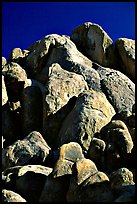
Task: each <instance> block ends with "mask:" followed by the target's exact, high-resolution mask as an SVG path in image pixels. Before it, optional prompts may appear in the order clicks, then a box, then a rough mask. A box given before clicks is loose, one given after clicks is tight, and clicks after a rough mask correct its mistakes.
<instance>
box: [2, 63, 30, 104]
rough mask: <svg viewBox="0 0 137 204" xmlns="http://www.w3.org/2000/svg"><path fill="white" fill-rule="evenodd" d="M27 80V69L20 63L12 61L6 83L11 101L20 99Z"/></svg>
mask: <svg viewBox="0 0 137 204" xmlns="http://www.w3.org/2000/svg"><path fill="white" fill-rule="evenodd" d="M26 80H27V74H26V72H25V70H24V69H22V68H21V66H20V65H19V64H17V63H15V62H11V63H10V64H9V69H8V71H7V72H6V73H5V84H6V88H7V93H8V97H9V100H10V101H13V102H17V101H19V100H20V96H21V93H22V90H23V88H24V84H25V81H26Z"/></svg>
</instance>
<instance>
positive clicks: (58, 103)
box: [44, 64, 88, 116]
mask: <svg viewBox="0 0 137 204" xmlns="http://www.w3.org/2000/svg"><path fill="white" fill-rule="evenodd" d="M84 90H88V86H87V83H86V82H85V80H84V78H83V77H82V76H81V75H78V74H75V73H73V72H68V71H66V70H63V69H62V68H61V67H60V65H59V64H52V66H51V67H49V75H48V82H47V85H46V91H47V93H48V94H46V96H45V102H46V106H47V107H45V109H46V110H45V111H46V112H44V115H46V116H48V115H50V114H51V113H52V114H54V113H56V112H57V111H58V110H59V109H60V108H62V107H63V106H64V105H65V104H67V102H68V101H69V99H70V98H72V97H73V96H78V95H79V94H80V93H81V92H83V91H84Z"/></svg>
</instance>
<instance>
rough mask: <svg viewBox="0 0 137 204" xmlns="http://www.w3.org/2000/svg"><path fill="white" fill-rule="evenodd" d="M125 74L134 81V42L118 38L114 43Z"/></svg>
mask: <svg viewBox="0 0 137 204" xmlns="http://www.w3.org/2000/svg"><path fill="white" fill-rule="evenodd" d="M115 46H116V49H117V51H118V54H119V56H120V60H121V66H122V68H123V71H124V73H125V74H127V75H128V76H129V78H131V80H133V81H135V40H132V39H128V38H119V39H117V40H116V42H115Z"/></svg>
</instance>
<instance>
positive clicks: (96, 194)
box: [67, 159, 114, 202]
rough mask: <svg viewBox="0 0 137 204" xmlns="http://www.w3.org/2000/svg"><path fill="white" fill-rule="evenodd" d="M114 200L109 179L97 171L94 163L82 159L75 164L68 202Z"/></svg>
mask: <svg viewBox="0 0 137 204" xmlns="http://www.w3.org/2000/svg"><path fill="white" fill-rule="evenodd" d="M113 199H114V196H113V193H112V191H111V188H110V183H109V178H108V177H107V175H106V174H105V173H103V172H100V171H98V170H97V168H96V165H95V164H94V162H92V161H91V160H89V159H81V160H79V161H77V162H76V163H75V164H74V166H73V173H72V177H71V180H70V185H69V190H68V192H67V202H91V201H92V202H112V201H113Z"/></svg>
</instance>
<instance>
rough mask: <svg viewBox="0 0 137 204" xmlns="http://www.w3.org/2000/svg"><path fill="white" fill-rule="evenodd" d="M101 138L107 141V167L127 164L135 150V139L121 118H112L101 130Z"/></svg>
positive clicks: (112, 167)
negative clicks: (133, 139)
mask: <svg viewBox="0 0 137 204" xmlns="http://www.w3.org/2000/svg"><path fill="white" fill-rule="evenodd" d="M100 138H101V139H102V140H104V141H105V143H106V149H105V152H106V153H105V164H104V165H106V169H108V170H109V169H111V170H112V169H114V168H120V167H122V166H123V165H125V163H126V160H127V158H128V157H129V154H131V153H132V150H133V146H134V144H133V141H132V138H131V135H130V133H129V131H128V128H127V126H126V125H125V123H124V122H123V121H121V120H112V121H111V122H110V123H108V124H107V125H106V126H104V127H103V128H102V129H101V131H100Z"/></svg>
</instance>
